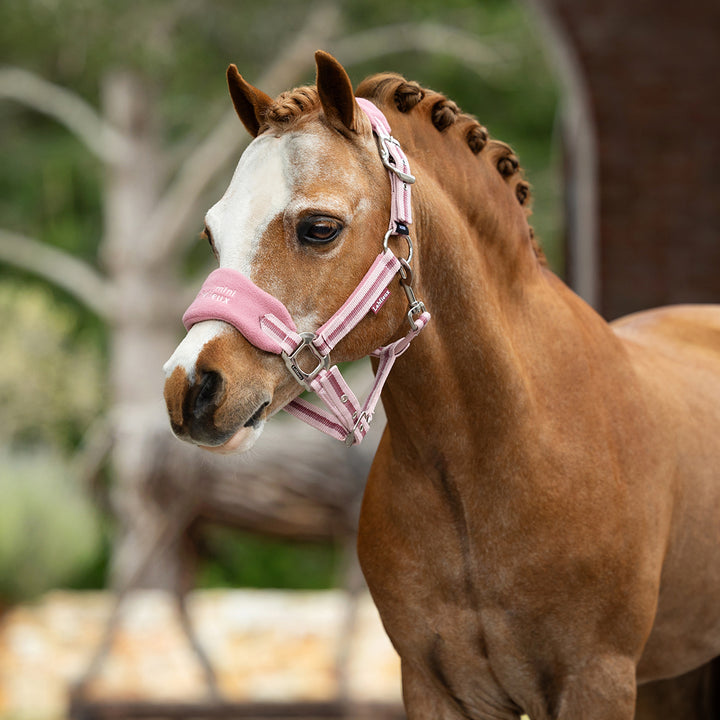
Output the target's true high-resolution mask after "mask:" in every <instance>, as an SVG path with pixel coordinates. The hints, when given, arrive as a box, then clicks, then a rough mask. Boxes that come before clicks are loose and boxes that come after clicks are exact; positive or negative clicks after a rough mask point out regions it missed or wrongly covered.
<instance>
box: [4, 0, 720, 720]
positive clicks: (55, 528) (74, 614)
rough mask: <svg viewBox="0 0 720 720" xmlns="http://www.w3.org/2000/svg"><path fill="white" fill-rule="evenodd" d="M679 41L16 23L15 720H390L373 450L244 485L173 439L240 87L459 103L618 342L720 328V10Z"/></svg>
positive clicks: (138, 11)
mask: <svg viewBox="0 0 720 720" xmlns="http://www.w3.org/2000/svg"><path fill="white" fill-rule="evenodd" d="M673 12H674V10H673V8H672V6H671V4H670V3H669V2H668V1H667V0H659V1H658V2H656V3H653V4H652V7H650V6H648V5H647V4H645V3H639V4H636V5H633V7H632V8H629V7H624V4H623V3H622V2H619V0H603V1H602V2H592V3H591V2H589V0H582V1H578V2H570V0H526V1H525V2H520V1H518V2H513V1H511V0H443V1H442V3H441V2H439V1H436V0H393V2H391V3H390V2H385V1H382V0H362V1H361V0H342V1H338V2H322V1H321V0H317V1H316V2H297V3H289V2H280V1H278V0H264V1H263V2H256V1H254V0H252V1H251V0H213V1H212V2H209V1H203V0H142V1H140V0H126V1H125V2H123V3H115V2H111V1H110V0H106V1H104V0H21V1H20V2H15V1H14V0H4V1H0V48H2V50H0V158H1V162H0V311H1V312H2V314H3V316H4V321H3V324H2V330H0V348H2V362H1V363H0V717H7V718H10V717H38V718H39V717H48V718H49V717H61V716H63V714H64V713H66V712H67V703H68V698H69V690H70V688H71V687H72V686H73V685H76V684H77V683H78V682H81V688H80V689H81V690H82V692H81V693H80V694H81V695H83V693H84V694H87V695H89V696H92V697H96V698H103V697H113V698H124V697H135V698H148V697H164V698H170V699H178V698H180V697H196V696H205V695H207V694H208V693H209V694H210V695H212V694H213V692H215V691H216V690H219V691H220V693H221V694H222V695H223V696H224V697H226V696H227V697H236V698H244V699H253V698H255V699H257V698H265V699H268V698H270V699H283V698H300V699H308V698H310V699H313V698H314V699H323V698H325V699H327V698H334V697H338V696H342V695H348V694H350V695H352V694H353V693H354V696H356V697H360V698H361V699H368V698H372V697H376V698H377V699H380V700H387V701H388V702H394V703H397V700H398V697H399V695H398V677H397V666H396V663H395V660H394V658H393V656H392V650H391V649H390V648H389V647H387V645H386V644H385V645H383V643H384V642H385V641H384V638H383V635H382V630H381V629H380V628H379V626H378V624H377V618H376V617H375V616H374V615H373V610H372V607H371V605H369V604H368V602H367V598H366V597H365V596H364V594H363V592H362V581H361V579H360V577H359V573H358V570H357V567H356V564H355V561H354V547H353V545H354V532H355V523H356V519H357V512H358V505H359V501H360V497H361V494H362V488H363V483H364V478H365V474H366V472H367V468H368V466H369V462H370V460H371V457H372V453H373V450H374V443H376V442H377V439H378V433H379V431H380V430H381V428H376V430H375V434H374V436H372V437H371V438H369V440H368V441H366V443H365V444H363V446H361V448H359V449H354V450H351V451H349V452H348V451H346V450H345V448H344V447H336V444H334V443H333V441H331V440H325V439H324V437H323V436H321V435H320V434H317V433H313V431H311V430H309V429H307V428H305V427H300V425H299V423H297V421H295V420H292V419H289V418H288V419H284V418H277V419H275V420H274V421H273V423H271V424H270V426H269V427H268V428H267V429H266V432H265V434H264V436H263V438H261V441H260V443H259V445H258V447H257V449H256V450H254V451H253V453H252V454H251V455H250V456H249V457H243V458H235V459H231V460H227V459H219V458H215V457H207V456H206V455H205V454H203V453H201V452H200V451H195V450H194V449H193V448H190V447H186V446H185V445H183V444H181V443H179V442H178V441H176V440H174V439H173V438H172V436H171V434H170V431H169V427H168V423H167V419H166V416H165V411H164V405H163V402H162V382H163V377H162V372H161V368H162V364H163V362H164V361H165V360H166V359H167V357H168V356H169V355H170V353H171V352H172V350H173V348H174V347H175V346H176V344H177V342H178V341H179V339H180V338H181V337H182V334H183V329H182V326H181V323H180V317H181V315H182V312H183V310H184V309H185V307H186V306H187V304H188V303H189V301H190V300H191V299H192V297H194V294H195V292H196V290H197V288H198V286H199V284H200V282H201V279H202V278H203V277H204V276H205V275H206V274H207V272H208V271H209V270H210V269H211V267H212V257H211V253H210V252H209V250H208V248H207V245H206V243H205V242H204V241H200V240H199V237H198V236H199V231H200V230H201V229H202V221H203V216H204V212H205V210H206V209H207V208H208V207H209V206H210V205H212V204H213V202H214V201H215V200H216V199H217V198H218V197H219V196H220V195H221V194H222V192H223V191H224V189H225V187H226V186H227V183H228V182H229V178H230V176H231V174H232V171H233V169H234V167H235V165H236V163H237V160H238V157H239V154H240V152H241V151H242V149H243V147H244V146H245V144H246V143H247V141H248V138H247V137H246V135H245V132H244V130H243V128H242V126H241V124H240V122H239V121H238V120H237V117H236V116H235V113H234V111H233V109H232V107H231V104H230V100H229V97H228V95H227V89H226V85H225V69H226V67H227V65H228V64H229V63H230V62H234V63H236V64H237V65H238V67H239V69H240V71H241V72H242V73H243V75H244V76H245V77H246V78H247V79H248V80H249V81H250V82H252V83H253V84H255V85H257V86H258V87H260V88H261V89H263V90H264V91H265V92H267V93H268V94H270V95H274V94H277V93H279V92H280V91H282V90H285V89H288V88H290V87H293V86H296V85H300V84H305V83H312V82H313V79H314V65H313V52H314V51H315V50H316V49H318V48H323V49H326V50H328V51H329V52H331V53H333V54H334V55H335V56H336V57H338V59H339V60H340V61H341V62H342V63H343V64H344V65H345V67H346V69H347V70H348V72H349V74H350V76H351V78H352V80H353V81H354V82H355V83H357V82H359V81H360V80H361V79H362V78H364V77H365V76H366V75H368V74H371V73H373V72H379V71H384V70H393V71H397V72H400V73H402V74H404V75H405V76H406V77H408V78H409V79H413V80H417V81H419V82H420V83H421V84H423V85H425V86H428V87H431V88H433V89H436V90H439V91H441V92H443V93H445V94H446V95H448V96H449V97H450V98H452V99H453V100H455V101H456V102H457V103H458V104H459V105H460V107H461V108H462V109H463V110H464V111H466V112H470V113H472V114H474V115H475V116H476V117H477V118H478V119H479V120H480V121H481V122H482V123H483V124H484V125H485V126H486V127H487V128H488V130H489V131H490V134H491V135H492V136H493V137H495V138H498V139H501V140H504V141H506V142H508V143H510V144H511V145H512V147H513V148H514V150H515V151H516V153H517V154H518V156H519V158H520V161H521V164H522V166H523V168H524V171H525V174H526V177H527V179H528V180H529V181H530V183H531V186H532V192H533V196H534V203H533V205H534V213H533V217H532V224H533V226H534V229H535V233H536V236H537V237H538V238H539V239H540V242H541V244H542V245H543V248H544V250H545V252H546V254H547V256H548V258H549V261H550V264H551V266H552V268H553V269H554V270H555V271H556V272H557V273H558V274H560V275H561V276H564V277H566V278H567V279H568V280H569V281H570V282H571V283H572V285H573V287H574V288H575V289H576V290H577V291H578V292H579V293H580V294H581V295H582V296H583V297H585V298H586V299H587V300H588V301H589V302H591V303H592V304H593V305H594V306H595V307H596V308H598V309H599V310H600V311H601V312H602V313H603V314H604V315H605V316H606V317H608V318H612V317H616V316H617V315H619V314H621V313H622V312H628V311H632V310H636V309H639V308H640V307H642V306H646V305H651V304H660V303H663V302H674V301H684V300H704V301H707V300H713V299H715V300H717V299H720V298H719V297H718V295H720V288H719V287H718V281H717V277H718V274H717V271H718V267H720V255H719V254H718V253H719V252H720V251H719V250H718V245H719V244H718V242H717V230H718V227H719V226H720V222H719V219H718V209H717V208H718V205H719V204H718V203H717V198H718V180H717V178H718V174H717V172H716V167H717V160H718V155H719V154H720V153H719V152H718V140H717V138H716V137H715V134H714V133H712V132H711V128H713V127H715V128H716V127H717V125H718V117H717V115H718V105H719V103H718V102H717V90H716V89H715V91H713V90H712V78H716V77H717V72H715V70H720V68H718V50H717V42H716V37H717V35H716V34H713V27H715V29H717V25H714V24H713V21H715V20H717V6H713V4H712V3H708V2H704V1H700V0H697V1H696V2H691V3H688V6H687V8H685V11H684V13H683V17H682V18H681V19H678V18H676V17H675V16H674V14H673ZM713 38H715V40H713ZM700 68H701V69H702V72H700V71H699V70H698V69H700ZM714 69H715V70H714ZM630 70H632V72H630ZM689 78H691V79H692V81H690V80H689ZM713 98H714V102H713ZM680 100H681V102H680ZM690 121H692V130H691V131H690V132H686V131H687V130H690V128H691V126H690V124H689V123H690ZM660 178H663V179H666V180H667V182H660V181H659V179H660ZM679 235H682V237H683V242H682V243H678V241H677V238H678V237H679ZM600 238H602V242H601V241H600ZM355 372H356V373H357V375H356V380H355V382H356V383H360V385H361V386H362V384H363V383H368V382H369V377H370V376H369V369H368V367H365V366H363V367H360V368H358V369H357V370H356V371H355ZM379 424H380V423H378V425H379ZM337 445H339V444H337ZM118 598H119V601H118ZM293 598H294V600H293ZM288 603H289V604H288ZM293 603H295V604H293ZM288 618H290V619H289V620H288ZM303 627H304V628H306V630H302V628H303ZM261 628H267V632H266V633H265V634H263V633H262V632H261ZM290 637H292V638H294V641H293V642H295V644H292V643H290V642H289V640H288V638H290ZM118 638H120V639H118ZM348 638H350V639H351V640H352V642H350V641H349V640H348ZM373 638H374V639H373ZM371 639H372V641H371ZM233 643H235V644H233ZM263 643H265V644H264V645H263ZM273 643H274V644H273ZM350 645H352V646H353V647H355V648H356V649H357V648H361V647H365V651H367V652H370V653H371V657H372V658H373V659H372V660H371V661H370V662H369V663H368V662H367V661H366V660H362V659H359V656H356V655H353V652H355V651H354V650H352V649H351V648H350ZM316 646H317V647H316ZM268 648H270V649H268ZM312 648H315V650H312ZM318 648H321V649H319V650H318ZM311 652H316V657H317V653H320V656H321V657H322V659H318V660H317V662H316V664H315V665H313V663H312V662H311V661H310V660H308V659H307V658H309V657H310V653H311ZM358 652H359V651H358ZM123 654H124V660H123ZM299 657H303V658H306V659H305V660H304V662H305V665H306V666H307V667H310V668H313V669H312V671H311V672H310V675H311V676H312V678H313V679H312V680H311V679H309V676H308V677H306V676H298V675H293V672H294V670H293V668H295V669H297V667H298V665H299V663H298V662H297V660H298V658H299ZM381 657H382V658H385V659H384V660H382V662H381V661H380V660H379V658H381ZM233 663H234V664H233ZM240 666H241V667H240ZM278 666H280V667H282V668H284V670H283V671H282V672H281V671H279V670H278V669H277V667H278ZM370 666H372V667H371V668H370V669H371V670H374V671H375V675H374V676H372V677H370V676H367V677H365V676H363V678H364V679H363V678H361V677H360V676H362V673H363V671H364V672H365V673H366V675H367V672H368V668H369V667H370ZM173 668H174V672H175V674H174V675H173V674H172V673H171V672H170V670H172V669H173ZM262 668H264V672H265V674H262V672H260V669H262ZM166 671H167V675H166ZM253 673H255V674H253ZM258 673H259V674H258ZM273 673H274V674H273ZM283 673H284V674H283ZM371 675H372V673H371ZM318 678H323V680H322V682H321V683H320V686H319V687H318V686H317V679H318ZM359 678H360V679H359ZM313 683H316V684H315V685H313ZM323 683H324V684H323ZM353 683H354V685H353ZM353 688H354V689H353ZM373 693H374V695H373Z"/></svg>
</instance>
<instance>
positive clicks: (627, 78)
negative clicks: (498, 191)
mask: <svg viewBox="0 0 720 720" xmlns="http://www.w3.org/2000/svg"><path fill="white" fill-rule="evenodd" d="M544 2H545V3H546V4H547V5H548V6H550V7H552V8H554V10H555V12H556V13H557V14H558V17H559V19H560V22H561V24H562V25H563V27H564V29H565V31H566V32H567V34H568V35H569V38H570V41H571V42H572V43H573V45H574V46H575V49H576V51H577V54H578V56H579V59H580V63H581V65H582V67H583V70H584V74H585V77H586V81H587V83H588V86H589V90H590V95H591V102H592V105H593V108H592V109H593V114H594V120H595V122H596V128H597V135H598V137H597V142H598V164H599V193H600V197H599V211H600V233H599V235H600V247H599V253H598V255H599V259H600V268H599V280H600V307H599V310H600V311H601V312H602V313H603V315H605V317H607V318H615V317H618V316H619V315H622V314H625V313H628V312H632V311H634V310H638V309H642V308H645V307H651V306H656V305H664V304H669V303H678V302H720V2H718V0H685V2H682V3H678V2H676V1H675V0H630V1H629V0H544ZM570 282H572V278H570Z"/></svg>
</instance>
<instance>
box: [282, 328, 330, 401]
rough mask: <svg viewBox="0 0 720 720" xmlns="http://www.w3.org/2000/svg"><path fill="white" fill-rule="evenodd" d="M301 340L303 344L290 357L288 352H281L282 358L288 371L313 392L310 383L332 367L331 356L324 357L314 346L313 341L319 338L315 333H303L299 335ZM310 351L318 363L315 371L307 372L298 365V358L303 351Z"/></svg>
mask: <svg viewBox="0 0 720 720" xmlns="http://www.w3.org/2000/svg"><path fill="white" fill-rule="evenodd" d="M299 335H300V338H301V339H302V342H301V343H300V344H299V345H298V346H297V347H296V348H295V350H293V352H292V353H290V355H288V354H287V353H286V352H284V351H283V352H281V353H280V355H281V356H282V359H283V360H284V361H285V365H287V368H288V370H290V372H291V373H292V374H293V375H294V376H295V379H296V380H297V381H298V382H299V383H300V384H301V385H302V386H303V387H304V388H305V389H306V390H310V391H312V388H311V387H310V383H311V382H312V380H313V379H314V378H315V376H316V375H317V374H318V373H319V372H320V371H321V370H327V369H328V368H329V367H330V356H329V355H323V354H322V353H321V352H320V351H319V350H318V349H317V348H316V347H315V346H314V345H313V340H314V339H315V338H316V337H317V336H316V335H315V333H312V332H301V333H299ZM306 349H307V350H309V351H310V354H311V355H313V356H314V357H315V358H316V359H317V361H318V363H317V365H316V366H315V368H314V369H313V370H311V371H310V372H305V370H303V369H302V368H301V367H300V365H298V362H297V357H298V355H299V354H300V353H301V352H302V351H303V350H306Z"/></svg>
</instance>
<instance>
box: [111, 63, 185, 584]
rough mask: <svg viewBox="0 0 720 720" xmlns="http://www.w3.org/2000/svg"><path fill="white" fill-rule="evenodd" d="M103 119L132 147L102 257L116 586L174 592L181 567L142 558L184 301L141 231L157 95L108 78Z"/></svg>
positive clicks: (116, 178) (154, 505)
mask: <svg viewBox="0 0 720 720" xmlns="http://www.w3.org/2000/svg"><path fill="white" fill-rule="evenodd" d="M102 90H103V103H104V114H105V117H106V118H107V120H108V121H109V122H110V123H111V124H112V125H114V126H115V127H117V128H118V129H119V130H121V131H122V132H123V133H124V134H125V135H126V136H127V138H128V140H129V141H130V142H129V151H128V152H127V153H125V155H124V157H122V159H120V160H119V161H117V162H115V163H111V164H108V166H107V177H106V183H105V195H104V203H105V222H106V226H105V229H104V236H103V243H102V247H101V251H100V252H101V258H102V261H103V263H104V265H105V269H106V272H107V275H108V279H109V282H110V283H111V285H112V288H113V301H114V305H113V310H112V317H111V320H110V328H109V330H110V332H109V337H110V369H109V373H110V376H109V381H110V382H109V384H110V398H109V400H110V405H111V407H112V408H113V417H112V423H113V431H114V433H113V434H114V438H115V443H114V448H113V454H112V464H113V475H114V487H113V505H114V509H115V512H116V516H117V518H118V522H119V525H120V527H119V528H118V532H117V534H116V539H115V548H114V551H113V560H112V569H111V580H112V583H113V585H115V586H116V587H122V586H123V585H124V584H126V583H128V582H129V581H130V580H131V579H132V581H133V584H134V585H136V586H138V585H139V586H144V587H154V588H163V589H168V590H170V589H174V588H176V587H177V583H178V573H179V567H178V563H177V562H171V561H169V558H170V556H169V555H166V556H164V557H155V558H151V559H150V562H149V563H146V565H145V570H144V572H142V573H141V576H138V570H139V568H140V565H141V564H142V563H143V562H144V557H145V554H146V553H147V551H148V549H149V548H151V547H152V546H153V545H154V543H155V538H156V536H157V534H158V532H159V529H161V528H163V526H164V522H165V517H167V512H168V509H167V508H166V507H162V506H161V505H160V504H159V503H158V502H157V501H156V499H155V498H153V497H152V496H151V494H150V492H149V483H148V478H149V476H150V473H151V468H152V465H153V462H152V458H153V454H154V452H155V447H156V445H157V441H158V438H159V437H162V436H163V435H165V436H167V434H168V433H169V430H168V423H167V419H166V415H165V409H164V404H163V398H162V384H163V376H162V371H161V368H162V365H163V363H164V362H165V360H166V359H167V358H168V357H169V355H170V354H171V352H172V350H173V348H174V347H175V345H176V343H177V339H178V338H177V335H178V333H177V330H179V329H180V327H179V324H178V318H177V315H176V304H177V303H176V302H174V301H175V300H176V298H178V297H179V296H180V293H181V291H180V288H179V286H178V285H177V281H176V280H175V277H176V272H175V270H176V268H175V266H174V265H173V264H172V263H167V264H165V265H164V266H158V265H154V266H153V265H151V264H149V263H148V259H147V257H148V256H149V254H150V248H149V247H148V238H147V237H146V236H145V234H144V227H145V226H146V225H147V223H148V220H149V218H150V216H151V213H152V211H153V210H154V208H155V207H156V206H157V204H158V202H159V199H160V195H161V192H162V189H163V180H164V178H163V174H164V173H163V163H162V148H161V146H160V132H159V121H158V118H157V113H156V105H155V102H154V97H153V95H152V92H151V91H150V90H149V88H148V87H147V85H145V84H144V83H143V82H142V81H141V80H140V79H139V78H138V77H137V76H135V75H133V74H131V73H128V72H114V73H112V74H108V75H107V76H106V77H105V79H104V82H103V88H102Z"/></svg>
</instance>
